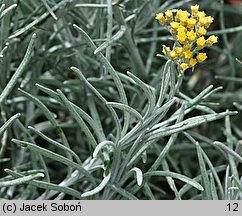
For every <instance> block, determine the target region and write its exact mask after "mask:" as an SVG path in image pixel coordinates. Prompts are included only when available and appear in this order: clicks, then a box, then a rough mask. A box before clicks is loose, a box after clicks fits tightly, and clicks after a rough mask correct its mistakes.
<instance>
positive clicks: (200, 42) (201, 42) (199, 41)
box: [197, 36, 206, 49]
mask: <svg viewBox="0 0 242 216" xmlns="http://www.w3.org/2000/svg"><path fill="white" fill-rule="evenodd" d="M205 43H206V40H205V39H204V37H203V36H202V37H200V38H198V39H197V46H198V48H200V49H201V48H203V47H204V45H205Z"/></svg>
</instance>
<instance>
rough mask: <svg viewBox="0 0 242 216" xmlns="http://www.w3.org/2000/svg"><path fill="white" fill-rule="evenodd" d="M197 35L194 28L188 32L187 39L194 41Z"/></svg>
mask: <svg viewBox="0 0 242 216" xmlns="http://www.w3.org/2000/svg"><path fill="white" fill-rule="evenodd" d="M196 37H197V35H196V33H195V32H194V31H193V30H191V31H188V32H187V39H188V40H189V41H194V40H195V39H196Z"/></svg>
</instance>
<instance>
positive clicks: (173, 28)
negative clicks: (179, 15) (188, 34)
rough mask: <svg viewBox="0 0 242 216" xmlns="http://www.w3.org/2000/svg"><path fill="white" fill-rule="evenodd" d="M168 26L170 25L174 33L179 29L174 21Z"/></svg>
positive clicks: (178, 25)
mask: <svg viewBox="0 0 242 216" xmlns="http://www.w3.org/2000/svg"><path fill="white" fill-rule="evenodd" d="M170 25H171V28H172V30H174V31H176V30H177V29H178V28H179V27H180V24H179V23H178V22H175V21H173V22H171V23H170Z"/></svg>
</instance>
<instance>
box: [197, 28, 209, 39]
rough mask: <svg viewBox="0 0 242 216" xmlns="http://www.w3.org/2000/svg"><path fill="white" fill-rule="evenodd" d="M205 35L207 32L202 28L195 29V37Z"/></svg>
mask: <svg viewBox="0 0 242 216" xmlns="http://www.w3.org/2000/svg"><path fill="white" fill-rule="evenodd" d="M206 33H207V30H206V29H205V28H204V27H201V26H200V27H198V29H197V36H198V37H200V36H203V35H205V34H206Z"/></svg>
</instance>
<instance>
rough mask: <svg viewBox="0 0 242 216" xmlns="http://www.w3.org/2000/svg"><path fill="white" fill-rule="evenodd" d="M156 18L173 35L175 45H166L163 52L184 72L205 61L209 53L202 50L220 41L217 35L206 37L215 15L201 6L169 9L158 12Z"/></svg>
mask: <svg viewBox="0 0 242 216" xmlns="http://www.w3.org/2000/svg"><path fill="white" fill-rule="evenodd" d="M156 19H157V20H158V21H159V23H160V24H161V25H162V26H164V27H165V28H166V29H167V30H168V31H169V32H170V33H171V35H172V38H173V40H174V45H173V47H168V46H164V48H163V50H162V52H163V54H164V55H165V56H166V58H168V59H171V60H172V61H173V62H175V63H176V64H177V65H178V66H179V67H180V69H181V70H182V72H184V71H185V70H187V69H188V68H194V66H195V65H196V64H197V63H199V62H203V61H204V60H205V59H206V58H207V54H206V53H204V52H202V51H201V50H202V49H203V48H205V47H211V46H212V45H213V44H215V43H217V42H218V39H217V36H215V35H211V36H210V37H208V38H205V35H206V33H207V29H208V28H209V26H210V25H211V23H212V22H213V17H211V16H207V15H206V13H205V12H204V11H199V6H198V5H195V6H191V12H190V13H189V12H188V11H186V10H181V9H179V10H167V11H166V12H165V13H158V14H156Z"/></svg>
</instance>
